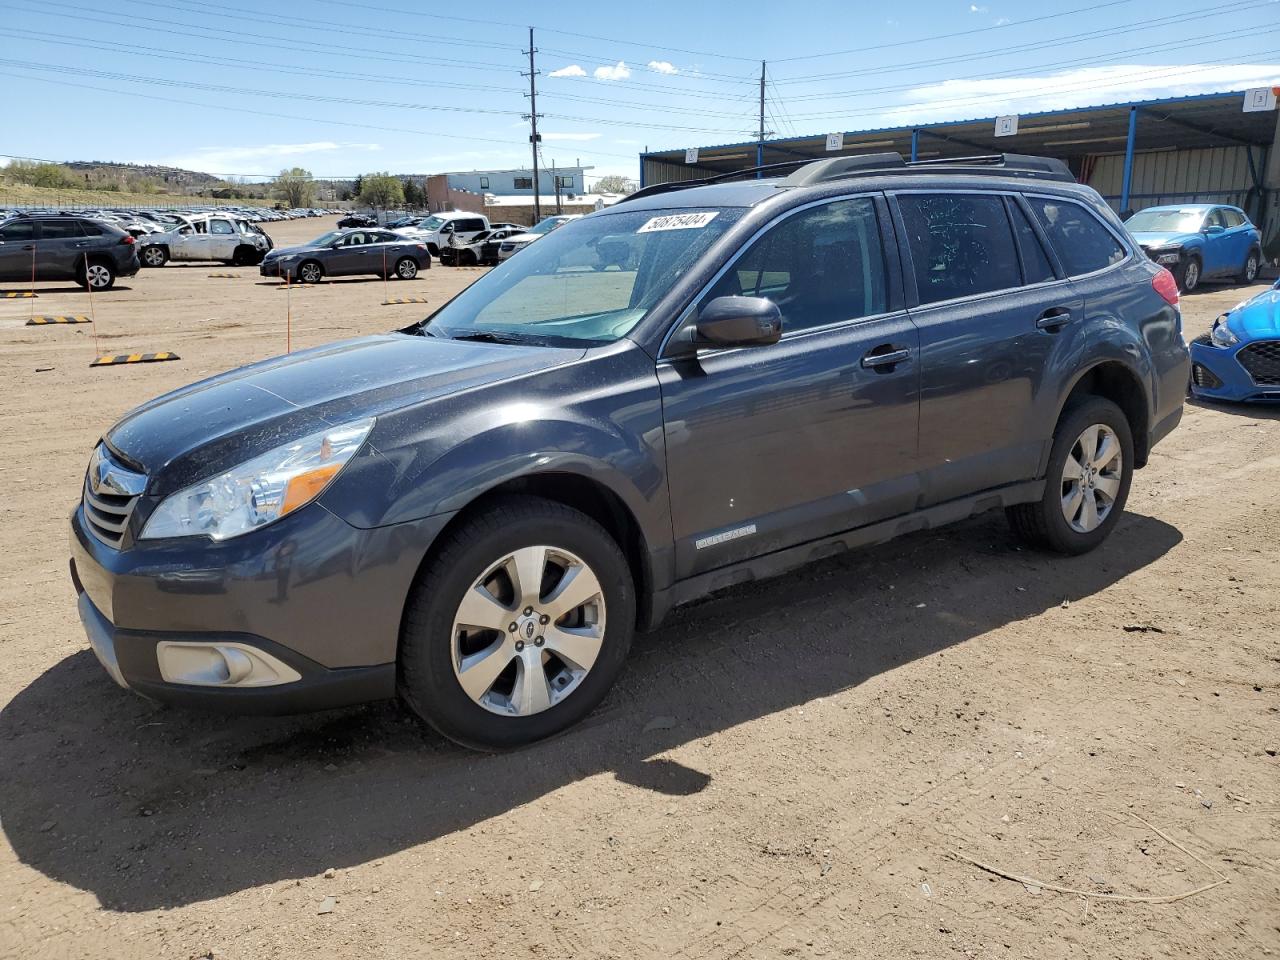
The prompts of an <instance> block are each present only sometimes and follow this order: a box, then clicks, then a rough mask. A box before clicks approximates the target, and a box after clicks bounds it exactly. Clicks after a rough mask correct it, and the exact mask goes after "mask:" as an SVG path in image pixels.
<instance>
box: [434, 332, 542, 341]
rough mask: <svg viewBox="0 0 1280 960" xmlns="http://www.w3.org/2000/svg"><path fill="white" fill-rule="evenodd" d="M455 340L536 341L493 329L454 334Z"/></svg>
mask: <svg viewBox="0 0 1280 960" xmlns="http://www.w3.org/2000/svg"><path fill="white" fill-rule="evenodd" d="M451 339H453V340H471V341H474V342H476V343H519V344H529V343H534V342H536V341H535V339H533V338H530V337H522V336H520V335H518V334H512V333H495V332H493V331H492V330H476V331H474V332H472V333H458V334H454V335H453V336H452V337H451Z"/></svg>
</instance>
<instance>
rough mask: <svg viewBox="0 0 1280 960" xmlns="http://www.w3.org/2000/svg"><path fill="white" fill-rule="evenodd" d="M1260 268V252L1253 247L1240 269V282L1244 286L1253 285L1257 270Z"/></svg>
mask: <svg viewBox="0 0 1280 960" xmlns="http://www.w3.org/2000/svg"><path fill="white" fill-rule="evenodd" d="M1261 266H1262V251H1261V250H1259V249H1258V248H1257V247H1254V248H1253V249H1251V250H1250V251H1249V255H1248V256H1246V257H1245V258H1244V266H1243V267H1241V268H1240V282H1241V283H1244V284H1250V283H1253V281H1255V280H1257V279H1258V270H1259V269H1260V268H1261Z"/></svg>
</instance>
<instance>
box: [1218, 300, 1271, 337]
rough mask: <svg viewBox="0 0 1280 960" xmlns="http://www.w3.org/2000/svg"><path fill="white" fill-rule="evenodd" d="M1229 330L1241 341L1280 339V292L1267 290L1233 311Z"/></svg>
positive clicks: (1230, 314) (1229, 318) (1229, 320)
mask: <svg viewBox="0 0 1280 960" xmlns="http://www.w3.org/2000/svg"><path fill="white" fill-rule="evenodd" d="M1227 329H1229V330H1230V331H1231V332H1232V333H1234V334H1235V335H1236V336H1237V337H1239V338H1240V339H1241V340H1275V339H1280V290H1277V289H1272V290H1267V291H1265V292H1264V293H1260V294H1258V295H1257V296H1256V297H1254V298H1253V299H1252V300H1246V301H1245V302H1244V303H1242V304H1240V305H1239V306H1237V307H1235V308H1234V309H1232V310H1231V312H1230V313H1228V314H1227Z"/></svg>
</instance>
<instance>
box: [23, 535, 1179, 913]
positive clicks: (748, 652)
mask: <svg viewBox="0 0 1280 960" xmlns="http://www.w3.org/2000/svg"><path fill="white" fill-rule="evenodd" d="M1180 540H1181V535H1180V534H1179V532H1178V531H1177V530H1176V529H1174V528H1173V527H1171V526H1169V525H1167V524H1165V523H1163V522H1161V521H1159V520H1155V519H1152V518H1150V517H1144V516H1140V515H1136V514H1126V515H1125V516H1124V517H1123V518H1122V519H1121V522H1120V524H1119V525H1118V526H1117V529H1116V530H1115V532H1114V534H1113V536H1112V537H1111V538H1110V540H1109V541H1108V542H1107V543H1106V544H1105V545H1104V546H1103V547H1101V548H1100V549H1099V550H1097V551H1095V552H1094V553H1092V554H1089V555H1087V556H1084V557H1076V558H1063V557H1052V556H1047V555H1044V554H1040V553H1036V552H1034V551H1030V550H1023V549H1019V548H1017V547H1016V545H1015V543H1014V541H1013V540H1012V539H1011V538H1010V536H1009V534H1008V533H1007V531H1006V529H1005V526H1004V523H1003V518H1002V517H1000V516H999V515H998V514H997V515H986V516H984V517H979V518H975V519H973V520H970V521H967V522H965V523H962V524H959V525H956V526H954V527H950V528H947V529H945V530H939V531H927V532H922V533H918V534H914V535H912V536H909V537H905V538H903V539H901V540H898V541H894V542H893V543H890V544H887V545H884V546H881V547H878V548H874V549H869V550H863V551H859V552H855V553H850V554H845V555H842V556H840V557H835V558H831V559H829V560H825V561H822V562H821V563H818V564H815V565H812V566H810V567H808V568H805V569H804V570H802V571H799V572H796V573H793V574H790V575H788V576H784V577H780V578H778V579H775V580H771V581H768V582H766V583H762V584H754V585H748V586H745V587H742V588H734V589H733V590H731V591H728V592H726V593H723V594H720V595H718V596H717V597H714V598H712V599H710V600H708V601H705V602H703V603H700V604H698V605H696V606H693V607H689V608H686V609H684V610H681V611H677V613H676V614H675V615H674V616H673V618H672V619H671V620H669V621H668V623H667V624H666V625H665V626H664V627H663V628H662V629H661V630H659V631H656V632H654V633H652V634H648V635H645V636H641V637H639V638H637V642H636V644H635V646H634V648H633V650H632V656H631V659H630V662H629V663H628V667H627V670H626V672H625V673H624V674H623V676H622V678H621V680H620V681H619V683H618V684H617V686H616V687H615V689H614V691H613V692H612V693H611V694H610V696H609V698H608V699H607V700H606V702H605V703H604V705H602V707H601V708H600V709H599V710H597V711H596V712H595V713H594V714H593V715H592V716H591V717H589V718H588V719H587V721H586V722H585V723H583V724H581V725H579V726H578V727H576V728H574V729H573V730H571V731H569V732H568V733H566V734H564V735H562V736H560V737H558V738H555V739H553V740H551V741H547V742H544V743H541V744H538V745H535V746H533V747H530V748H527V749H525V750H521V751H516V752H512V753H507V754H501V755H481V754H476V753H472V752H469V751H466V750H463V749H461V748H459V747H456V746H454V745H453V744H451V743H449V742H447V741H444V740H443V739H441V738H440V737H438V736H436V735H435V734H433V733H431V732H428V731H426V730H424V728H423V727H421V726H420V725H419V724H418V723H417V722H416V721H415V720H413V719H412V718H411V717H409V716H408V715H407V714H406V712H405V711H404V710H403V709H402V708H400V707H399V706H397V705H394V704H381V705H374V706H370V707H365V708H360V709H354V710H346V711H338V712H331V713H328V714H324V715H316V716H310V717H299V718H285V719H266V718H223V717H217V716H210V715H207V714H199V713H192V712H186V711H182V710H165V709H161V708H157V707H154V706H152V705H150V704H149V703H147V702H146V701H143V700H142V699H140V698H138V697H135V696H133V695H132V694H130V693H128V692H126V691H123V690H120V689H118V688H116V687H115V686H114V685H113V684H112V683H111V682H110V680H108V678H107V676H106V675H105V673H104V672H103V670H102V669H101V667H99V665H98V664H97V662H96V661H95V660H94V658H93V656H92V654H91V653H90V652H88V651H87V650H86V651H81V652H78V653H76V654H73V655H72V656H69V657H67V658H66V659H64V660H62V661H61V662H60V663H58V664H56V665H55V666H53V667H52V668H50V669H49V670H48V671H46V672H45V673H44V674H43V675H42V676H40V677H38V678H37V679H36V680H34V681H33V682H32V683H31V684H30V685H29V686H28V687H26V688H25V689H23V690H22V691H20V692H19V693H18V694H17V695H16V696H15V697H14V698H13V700H12V701H11V702H10V703H9V704H8V706H7V707H5V709H4V710H3V712H2V713H0V770H3V771H4V774H3V777H0V814H2V817H3V830H4V832H5V835H6V836H7V838H8V841H9V843H10V844H12V846H13V849H14V850H15V851H16V853H17V855H18V857H19V858H20V859H21V861H22V862H23V863H24V864H26V865H27V866H29V867H31V868H34V869H36V870H39V871H40V872H41V873H43V874H45V875H47V876H48V877H50V878H52V879H54V880H57V881H59V882H61V883H66V884H70V885H72V886H74V887H76V888H79V889H81V890H87V891H91V892H92V893H94V894H95V895H96V896H97V897H98V899H99V901H100V902H101V903H102V904H103V906H104V907H106V908H108V909H112V910H118V911H141V910H154V909H157V908H168V907H174V906H180V905H183V904H188V903H192V902H196V901H201V900H207V899H210V898H214V897H219V896H223V895H226V894H230V893H234V892H236V891H240V890H244V889H248V888H252V887H256V886H259V885H262V884H268V883H272V882H276V881H281V880H288V879H293V878H299V877H305V876H312V875H316V874H318V873H320V872H321V871H323V870H324V869H325V868H327V867H338V868H342V867H345V866H352V865H357V864H362V863H366V862H369V861H372V860H376V859H378V858H381V857H385V856H388V855H391V854H394V853H396V852H399V851H401V850H404V849H407V848H409V847H412V846H415V845H417V844H421V843H424V842H427V841H430V840H432V839H434V838H437V837H441V836H444V835H447V834H449V833H452V832H454V831H458V830H461V829H465V828H467V827H469V826H471V825H473V824H476V823H479V822H482V821H485V820H487V819H489V818H493V817H497V816H500V815H502V814H503V813H505V812H507V811H509V810H512V809H514V808H515V807H518V806H520V805H523V804H527V803H538V802H539V801H540V800H541V798H544V797H546V796H547V795H548V794H550V793H551V792H553V791H555V790H557V789H559V788H561V787H563V786H565V785H567V784H570V783H573V782H575V781H578V780H581V779H583V778H585V777H588V776H593V775H599V774H602V773H612V774H613V775H614V776H615V777H616V778H617V779H618V780H620V781H623V782H625V783H628V784H632V785H635V786H638V787H641V788H644V789H649V790H653V791H656V792H658V793H660V794H668V795H689V794H694V793H697V792H698V791H700V790H702V789H703V788H704V787H705V786H706V785H707V784H708V783H709V782H710V779H711V776H710V774H708V773H706V772H704V771H699V770H695V769H691V768H689V767H687V766H685V765H682V764H681V763H679V762H677V761H676V760H674V759H672V758H670V757H666V756H663V755H664V754H665V753H667V752H668V751H670V750H672V749H673V748H676V747H678V746H680V745H682V744H685V743H688V742H690V741H693V740H696V739H699V738H702V737H706V736H709V735H712V734H715V733H717V732H718V731H722V730H726V729H728V728H731V727H733V726H735V725H738V724H742V723H746V722H749V721H752V720H755V719H756V718H759V717H762V716H766V715H769V714H772V713H775V712H777V711H780V710H785V709H788V708H791V707H794V706H796V705H799V704H803V703H806V702H808V701H810V700H812V699H814V698H816V697H823V696H829V695H832V694H836V693H839V692H841V691H847V690H849V689H850V688H855V687H857V686H858V685H859V684H862V683H863V682H864V681H866V680H867V679H868V678H870V677H874V676H876V675H877V674H880V673H882V672H884V671H887V670H890V669H892V668H894V667H897V666H900V665H902V664H904V663H907V662H910V661H913V660H916V659H919V658H923V657H929V656H933V655H936V654H937V653H938V652H939V651H942V650H945V649H946V648H948V647H951V646H953V645H955V644H959V643H964V642H966V641H969V640H972V639H973V638H975V637H979V636H981V635H983V634H986V633H988V632H989V631H991V630H994V629H997V628H999V627H1001V626H1003V625H1005V624H1008V623H1011V622H1014V621H1018V620H1023V619H1027V618H1031V617H1035V616H1037V615H1038V614H1040V613H1042V612H1043V611H1045V610H1047V609H1049V608H1054V607H1058V606H1060V605H1061V604H1062V603H1063V601H1064V600H1068V601H1075V600H1079V599H1080V598H1082V597H1086V596H1089V595H1091V594H1094V593H1097V592H1099V591H1102V590H1104V589H1106V588H1107V587H1109V586H1110V585H1112V584H1113V583H1115V582H1117V581H1119V580H1121V579H1122V578H1124V577H1126V576H1128V575H1129V574H1131V573H1133V572H1134V571H1135V570H1138V569H1141V568H1142V567H1145V566H1147V565H1148V564H1150V563H1152V562H1154V561H1155V560H1157V559H1158V558H1159V557H1161V556H1163V555H1164V554H1165V553H1167V552H1168V551H1169V550H1170V549H1172V548H1173V547H1174V546H1175V545H1176V544H1177V543H1178V542H1179V541H1180ZM67 603H68V604H70V603H71V598H70V595H69V593H68V597H67ZM1081 627H1082V629H1085V630H1091V629H1092V630H1095V631H1096V630H1097V629H1098V628H1091V627H1090V626H1089V625H1088V624H1081Z"/></svg>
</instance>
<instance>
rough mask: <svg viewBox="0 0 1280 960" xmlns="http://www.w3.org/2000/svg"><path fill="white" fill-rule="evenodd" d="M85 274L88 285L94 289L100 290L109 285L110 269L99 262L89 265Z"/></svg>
mask: <svg viewBox="0 0 1280 960" xmlns="http://www.w3.org/2000/svg"><path fill="white" fill-rule="evenodd" d="M85 276H86V277H87V278H88V280H89V286H91V287H93V288H94V289H95V290H102V289H104V288H106V287H108V286H110V285H111V271H110V270H108V269H107V268H106V267H104V266H102V264H100V263H93V264H90V265H89V269H88V270H87V271H85Z"/></svg>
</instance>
